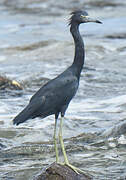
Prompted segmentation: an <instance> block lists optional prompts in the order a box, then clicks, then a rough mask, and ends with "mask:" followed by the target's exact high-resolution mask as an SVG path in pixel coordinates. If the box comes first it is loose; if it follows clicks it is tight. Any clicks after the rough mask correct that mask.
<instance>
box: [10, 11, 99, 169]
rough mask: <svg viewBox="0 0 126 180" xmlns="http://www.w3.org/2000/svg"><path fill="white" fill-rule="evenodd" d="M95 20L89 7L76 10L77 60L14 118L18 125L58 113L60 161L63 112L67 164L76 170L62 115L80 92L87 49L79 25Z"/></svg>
mask: <svg viewBox="0 0 126 180" xmlns="http://www.w3.org/2000/svg"><path fill="white" fill-rule="evenodd" d="M87 22H95V23H101V22H100V21H99V20H96V19H91V18H90V17H89V16H88V13H87V12H86V11H81V10H79V11H74V12H72V13H71V18H70V22H69V25H70V32H71V34H72V36H73V39H74V43H75V55H74V61H73V63H72V65H71V66H70V67H68V68H67V69H66V70H65V71H64V72H63V73H61V74H60V75H58V76H57V77H56V78H54V79H52V80H50V81H49V82H48V83H47V84H45V85H44V86H42V87H41V88H40V89H39V90H38V91H37V92H36V93H35V94H34V95H33V96H32V98H31V99H30V102H29V104H28V105H27V106H26V107H25V108H24V109H23V111H21V112H20V113H19V114H18V115H17V116H16V117H15V118H14V120H13V123H14V124H16V125H18V124H20V123H23V122H25V121H26V120H28V119H33V118H36V117H41V118H45V117H47V116H49V115H52V114H54V115H55V127H54V147H55V153H56V162H57V163H59V157H58V148H57V142H56V127H57V120H58V117H59V114H60V115H61V118H60V129H59V141H60V145H61V149H62V152H63V156H64V164H65V165H67V166H69V167H71V168H72V169H73V170H74V171H75V172H78V171H79V169H78V168H76V167H74V166H73V165H71V164H70V163H69V161H68V158H67V155H66V151H65V147H64V143H63V138H62V119H63V117H64V115H65V112H66V109H67V108H68V105H69V103H70V101H71V99H72V98H73V97H74V95H75V94H76V91H77V89H78V86H79V80H80V74H81V71H82V68H83V65H84V59H85V50H84V43H83V40H82V37H81V35H80V32H79V25H80V24H81V23H87Z"/></svg>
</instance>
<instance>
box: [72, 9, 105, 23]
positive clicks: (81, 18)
mask: <svg viewBox="0 0 126 180" xmlns="http://www.w3.org/2000/svg"><path fill="white" fill-rule="evenodd" d="M88 22H95V23H101V24H102V22H101V21H99V20H97V19H93V18H90V17H89V15H88V13H87V12H86V11H73V12H72V13H71V18H70V22H69V25H71V24H73V23H75V24H81V23H88Z"/></svg>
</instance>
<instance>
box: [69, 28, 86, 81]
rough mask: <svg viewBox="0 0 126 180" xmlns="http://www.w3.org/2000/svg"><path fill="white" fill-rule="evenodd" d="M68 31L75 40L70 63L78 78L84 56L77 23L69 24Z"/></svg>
mask: <svg viewBox="0 0 126 180" xmlns="http://www.w3.org/2000/svg"><path fill="white" fill-rule="evenodd" d="M70 31H71V34H72V36H73V39H74V42H75V55H74V62H73V64H72V67H74V69H75V73H76V75H77V76H78V78H79V77H80V73H81V70H82V68H83V64H84V57H85V53H84V42H83V39H82V37H81V35H80V32H79V25H78V24H71V27H70Z"/></svg>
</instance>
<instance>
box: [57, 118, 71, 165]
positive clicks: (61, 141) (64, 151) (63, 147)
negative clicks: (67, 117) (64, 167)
mask: <svg viewBox="0 0 126 180" xmlns="http://www.w3.org/2000/svg"><path fill="white" fill-rule="evenodd" d="M62 126H63V117H61V119H60V129H59V140H60V145H61V149H62V152H63V156H64V161H65V164H68V163H69V161H68V158H67V154H66V150H65V146H64V143H63V137H62Z"/></svg>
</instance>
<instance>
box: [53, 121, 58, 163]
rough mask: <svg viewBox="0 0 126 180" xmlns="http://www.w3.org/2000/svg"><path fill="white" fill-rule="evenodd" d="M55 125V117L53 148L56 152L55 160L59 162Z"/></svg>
mask: <svg viewBox="0 0 126 180" xmlns="http://www.w3.org/2000/svg"><path fill="white" fill-rule="evenodd" d="M56 126H57V119H56V118H55V126H54V137H53V138H54V148H55V153H56V162H57V163H58V162H59V156H58V148H57V142H56Z"/></svg>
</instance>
